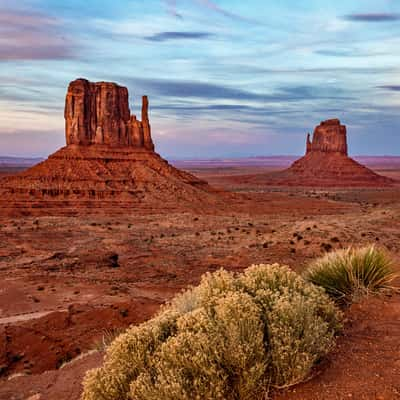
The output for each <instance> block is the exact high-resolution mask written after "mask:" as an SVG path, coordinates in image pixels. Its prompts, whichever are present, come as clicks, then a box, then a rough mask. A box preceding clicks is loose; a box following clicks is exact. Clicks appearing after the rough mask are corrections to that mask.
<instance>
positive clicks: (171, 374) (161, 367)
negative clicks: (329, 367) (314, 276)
mask: <svg viewBox="0 0 400 400" xmlns="http://www.w3.org/2000/svg"><path fill="white" fill-rule="evenodd" d="M340 318H341V314H340V312H339V311H338V310H337V309H336V307H335V306H334V304H333V303H332V302H331V301H330V299H329V297H328V296H327V295H326V294H325V293H324V291H323V289H321V288H318V287H316V286H314V285H312V284H310V283H308V282H306V281H305V280H303V279H302V278H301V277H300V276H298V275H297V274H296V273H294V272H293V271H291V270H290V269H289V268H288V267H281V266H279V265H276V264H275V265H258V266H252V267H250V268H249V269H248V270H246V272H245V273H244V274H242V275H239V276H235V275H233V274H232V273H229V272H226V271H224V270H220V271H217V272H215V273H212V274H211V273H208V274H205V275H204V276H203V278H202V281H201V283H200V285H199V286H197V287H194V288H191V289H189V290H187V291H186V292H184V293H182V294H180V295H178V296H176V297H175V298H174V299H173V300H172V301H171V303H170V304H168V305H167V306H165V307H164V308H163V309H162V310H161V312H160V314H159V315H158V316H157V317H156V318H154V319H152V320H150V321H148V322H146V323H144V324H142V325H139V326H137V327H133V328H130V329H129V330H128V331H127V332H126V333H124V334H123V335H121V336H120V337H118V338H117V339H116V340H115V341H114V342H113V343H112V345H111V346H110V347H109V348H108V350H107V354H106V358H105V363H104V365H103V367H102V368H100V369H96V370H94V371H90V372H89V373H88V374H87V376H86V378H85V381H84V394H83V399H84V400H94V399H96V400H97V399H103V400H117V399H118V400H119V399H132V400H153V399H165V400H189V399H190V400H191V399H199V400H200V399H204V400H214V399H221V400H222V399H223V400H250V399H255V398H262V397H264V396H265V395H266V393H267V391H268V388H269V386H270V385H272V386H278V387H281V386H288V385H292V384H295V383H297V382H299V381H301V380H303V379H304V378H305V377H306V376H307V375H308V374H309V373H310V369H311V367H312V366H313V364H314V363H315V362H316V361H317V360H318V359H319V358H321V357H322V356H323V355H325V354H326V353H327V352H328V351H329V349H330V348H331V346H332V344H333V343H334V334H335V332H336V330H337V329H338V327H339V324H340Z"/></svg>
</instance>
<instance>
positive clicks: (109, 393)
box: [82, 310, 178, 400]
mask: <svg viewBox="0 0 400 400" xmlns="http://www.w3.org/2000/svg"><path fill="white" fill-rule="evenodd" d="M177 317H178V316H177V314H176V313H174V312H172V311H170V310H168V311H165V312H164V313H163V314H161V315H159V316H158V317H156V318H154V319H151V320H149V321H147V322H145V323H143V324H141V325H139V326H133V327H131V328H129V329H128V330H127V331H126V332H125V333H123V334H121V335H120V336H118V337H117V338H116V339H115V340H114V342H113V343H112V344H111V345H110V347H109V348H108V349H107V353H106V357H105V361H104V365H103V367H102V368H97V369H94V370H91V371H89V372H88V373H87V374H86V377H85V379H84V384H83V386H84V391H83V395H82V398H83V399H84V400H117V399H118V400H123V399H128V393H129V386H130V383H131V382H132V381H133V380H134V379H136V378H137V377H138V376H139V374H140V373H141V372H142V371H143V370H145V369H147V368H149V366H150V365H151V357H152V355H153V353H154V352H155V350H156V349H157V348H158V347H159V346H160V345H161V343H163V342H164V341H165V340H166V339H167V338H168V337H169V336H171V335H172V334H174V333H175V332H176V329H177V327H176V320H177Z"/></svg>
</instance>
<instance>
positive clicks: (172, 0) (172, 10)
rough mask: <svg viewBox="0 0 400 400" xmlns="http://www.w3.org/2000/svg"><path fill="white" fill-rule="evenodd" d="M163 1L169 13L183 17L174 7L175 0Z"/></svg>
mask: <svg viewBox="0 0 400 400" xmlns="http://www.w3.org/2000/svg"><path fill="white" fill-rule="evenodd" d="M165 3H166V5H167V10H168V13H169V14H170V15H172V16H173V17H175V18H178V19H183V16H182V14H180V13H179V12H178V10H177V8H176V0H165Z"/></svg>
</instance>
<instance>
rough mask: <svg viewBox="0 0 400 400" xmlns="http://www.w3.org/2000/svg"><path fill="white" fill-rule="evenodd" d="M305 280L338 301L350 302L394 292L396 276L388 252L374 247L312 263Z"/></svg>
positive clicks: (350, 250) (336, 254)
mask: <svg viewBox="0 0 400 400" xmlns="http://www.w3.org/2000/svg"><path fill="white" fill-rule="evenodd" d="M304 277H305V279H306V280H308V281H309V282H312V283H313V284H315V285H318V286H321V287H323V288H324V289H325V291H326V292H327V293H328V294H329V295H330V296H331V297H332V298H333V299H335V300H336V301H339V302H342V303H343V302H344V303H351V302H352V301H354V300H356V299H357V298H359V297H361V296H363V295H365V294H368V293H370V292H378V291H380V290H384V289H391V288H392V287H391V283H392V281H393V280H394V279H395V278H396V274H395V273H394V271H393V269H392V261H391V259H390V258H389V256H388V255H387V254H386V253H385V251H384V250H383V249H380V248H377V247H375V246H374V245H371V246H367V247H362V248H348V249H346V250H338V251H335V252H332V253H328V254H326V255H325V256H323V257H321V258H319V259H317V260H315V261H314V262H313V263H311V265H310V266H309V267H308V268H307V269H306V270H305V272H304Z"/></svg>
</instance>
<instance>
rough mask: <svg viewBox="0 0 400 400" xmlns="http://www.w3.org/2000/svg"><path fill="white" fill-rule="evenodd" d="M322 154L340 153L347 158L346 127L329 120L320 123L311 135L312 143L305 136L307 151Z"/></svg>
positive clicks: (336, 121)
mask: <svg viewBox="0 0 400 400" xmlns="http://www.w3.org/2000/svg"><path fill="white" fill-rule="evenodd" d="M315 151H319V152H323V153H340V154H343V155H345V156H347V133H346V126H345V125H341V124H340V121H339V120H338V119H329V120H327V121H323V122H321V124H320V125H318V126H317V127H316V128H315V130H314V134H313V139H312V142H311V141H310V134H308V135H307V151H306V154H309V153H310V152H315Z"/></svg>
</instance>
